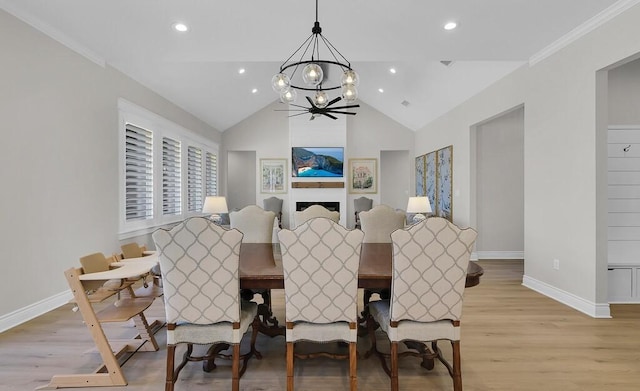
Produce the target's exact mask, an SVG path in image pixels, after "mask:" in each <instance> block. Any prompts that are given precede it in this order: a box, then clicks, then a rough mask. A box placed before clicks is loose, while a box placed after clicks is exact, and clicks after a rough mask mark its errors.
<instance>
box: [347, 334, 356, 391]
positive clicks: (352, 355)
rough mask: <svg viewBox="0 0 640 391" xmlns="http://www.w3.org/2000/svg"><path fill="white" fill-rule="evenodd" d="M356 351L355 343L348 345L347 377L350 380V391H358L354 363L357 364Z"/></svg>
mask: <svg viewBox="0 0 640 391" xmlns="http://www.w3.org/2000/svg"><path fill="white" fill-rule="evenodd" d="M357 356H358V353H357V350H356V343H355V342H350V343H349V377H350V380H351V391H357V390H358V375H357V371H356V363H357Z"/></svg>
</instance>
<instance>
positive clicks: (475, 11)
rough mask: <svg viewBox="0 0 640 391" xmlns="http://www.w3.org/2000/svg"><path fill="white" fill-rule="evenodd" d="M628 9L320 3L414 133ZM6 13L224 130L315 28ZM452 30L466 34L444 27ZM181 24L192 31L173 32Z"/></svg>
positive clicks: (111, 4) (259, 100)
mask: <svg viewBox="0 0 640 391" xmlns="http://www.w3.org/2000/svg"><path fill="white" fill-rule="evenodd" d="M628 2H629V1H625V0H621V1H616V0H535V1H532V0H482V1H478V0H394V1H381V0H349V1H345V0H319V15H318V16H319V18H318V19H319V21H320V24H321V26H322V28H323V34H324V35H325V36H326V37H327V38H328V39H329V40H330V41H331V42H332V43H333V44H334V45H335V46H336V47H337V48H338V50H339V51H340V52H341V53H342V54H343V55H344V56H345V57H346V58H347V59H348V60H349V61H350V62H351V64H352V66H353V67H354V68H355V69H356V70H357V71H358V73H359V74H360V79H361V82H360V86H359V88H358V90H359V97H360V98H359V99H360V100H361V101H362V102H365V103H367V104H369V105H371V106H373V107H374V108H376V109H377V110H379V111H381V112H382V113H384V114H386V115H388V116H389V117H391V118H393V119H394V120H396V121H397V122H399V123H401V124H403V125H405V126H406V127H408V128H410V129H413V130H416V129H419V128H420V127H422V126H424V125H426V124H427V123H429V122H430V121H432V120H433V119H435V118H437V117H438V116H440V115H442V114H444V113H445V112H447V111H448V110H450V109H451V108H453V107H455V106H456V105H458V104H460V103H461V102H463V101H464V100H466V99H468V98H469V97H471V96H473V95H474V94H476V93H477V92H479V91H481V90H482V89H484V88H485V87H487V86H488V85H490V84H491V83H492V82H494V81H496V80H498V79H500V78H501V77H503V76H504V75H506V74H508V73H509V72H511V71H513V70H515V69H516V68H518V67H519V66H521V65H522V64H525V63H527V62H528V61H530V60H531V59H532V58H535V56H538V55H539V54H540V53H541V52H543V50H545V48H549V47H550V45H551V44H553V43H555V42H557V41H558V40H559V39H560V38H562V37H565V38H566V37H567V35H568V34H569V35H571V34H575V33H576V31H578V30H579V29H580V26H581V25H582V26H584V25H585V23H586V24H587V25H588V24H589V23H591V24H594V21H597V20H598V19H599V18H602V17H603V15H607V14H608V13H611V12H612V10H615V9H616V7H618V8H620V4H621V3H628ZM0 6H1V7H2V8H4V9H5V10H6V11H8V12H10V13H12V14H14V15H16V16H18V17H19V18H21V19H22V20H24V21H26V22H28V23H30V24H31V25H33V26H34V27H36V28H38V29H40V30H42V31H43V32H45V33H47V34H49V35H50V36H52V37H54V38H55V39H58V40H59V41H61V42H62V43H64V44H66V45H68V46H69V47H71V48H73V49H75V50H77V51H78V52H80V53H82V54H84V55H86V56H87V57H89V58H91V59H92V60H94V61H96V62H97V63H100V64H108V65H109V66H113V67H115V68H117V69H118V70H120V71H122V72H124V73H125V74H127V75H129V76H130V77H132V78H133V79H135V80H137V81H139V82H140V83H142V84H143V85H145V86H147V87H149V88H150V89H152V90H154V91H156V92H157V93H159V94H160V95H162V96H164V97H165V98H167V99H168V100H170V101H172V102H174V103H175V104H177V105H178V106H180V107H182V108H183V109H185V110H186V111H188V112H190V113H192V114H193V115H195V116H197V117H198V118H200V119H202V120H203V121H205V122H207V123H208V124H210V125H211V126H213V127H214V128H216V129H218V130H221V131H224V130H226V129H228V128H230V127H232V126H233V125H234V124H236V123H238V122H239V121H241V120H243V119H244V118H246V117H248V116H251V115H252V114H253V113H255V112H256V111H258V110H260V109H261V108H263V107H265V106H266V105H268V104H270V103H271V102H273V101H274V100H277V96H276V94H275V93H274V92H273V91H272V89H271V86H270V83H271V77H272V76H273V75H274V74H275V73H277V71H278V69H279V66H280V64H281V63H282V62H283V61H284V60H285V59H287V58H288V57H289V56H290V55H291V54H292V53H293V51H294V50H295V49H296V48H298V46H299V45H300V44H301V43H302V42H303V40H304V39H306V38H307V37H308V36H309V35H310V34H311V27H312V26H313V22H314V20H315V3H314V1H313V0H269V1H264V0H262V1H260V0H254V1H251V0H231V1H229V0H228V1H213V0H207V1H205V0H180V1H178V0H135V1H132V0H91V1H87V0H0ZM448 21H455V22H457V23H458V27H457V28H456V29H454V30H450V31H447V30H445V29H443V26H444V24H445V23H446V22H448ZM176 22H183V23H185V24H186V25H187V26H188V27H189V30H188V31H187V32H184V33H179V32H177V31H175V30H174V29H173V25H174V24H175V23H176ZM443 62H445V63H443ZM391 67H393V68H395V69H396V73H395V74H392V73H391V72H389V69H390V68H391ZM240 68H243V69H245V72H244V73H242V74H240V73H239V72H238V70H239V69H240ZM254 89H255V90H256V92H252V91H253V90H254ZM380 89H382V90H383V91H384V92H380ZM300 98H301V97H299V98H298V99H300ZM403 102H404V104H403ZM280 114H282V115H287V114H286V113H280Z"/></svg>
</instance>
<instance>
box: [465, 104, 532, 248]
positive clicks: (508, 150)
mask: <svg viewBox="0 0 640 391" xmlns="http://www.w3.org/2000/svg"><path fill="white" fill-rule="evenodd" d="M475 131H476V132H477V134H476V151H477V154H476V156H477V158H476V160H475V162H476V175H477V177H476V183H477V185H476V191H477V195H476V197H477V203H476V206H477V209H476V213H477V216H476V218H477V227H476V228H477V230H478V238H477V240H476V252H477V253H478V257H479V258H480V259H483V258H491V259H495V258H503V259H504V258H519V257H521V255H520V254H524V108H522V107H520V108H518V109H516V110H513V111H510V112H508V113H505V114H503V115H501V116H499V117H498V118H495V119H492V120H490V121H489V122H486V123H483V124H481V125H478V126H477V127H476V130H475ZM505 189H509V190H508V191H505Z"/></svg>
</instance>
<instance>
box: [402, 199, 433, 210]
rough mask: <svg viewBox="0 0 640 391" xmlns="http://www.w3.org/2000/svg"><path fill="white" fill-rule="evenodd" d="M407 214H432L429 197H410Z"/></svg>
mask: <svg viewBox="0 0 640 391" xmlns="http://www.w3.org/2000/svg"><path fill="white" fill-rule="evenodd" d="M407 213H431V203H430V202H429V198H427V197H409V202H408V203H407Z"/></svg>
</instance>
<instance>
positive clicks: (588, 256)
mask: <svg viewBox="0 0 640 391" xmlns="http://www.w3.org/2000/svg"><path fill="white" fill-rule="evenodd" d="M638 20H640V6H637V5H636V6H634V7H632V8H630V9H629V10H628V11H626V12H625V13H623V14H621V15H619V16H617V17H615V18H613V19H612V20H611V21H609V22H607V23H606V24H604V25H602V26H600V27H599V28H597V29H596V30H594V31H592V32H590V33H589V34H587V35H586V36H584V37H582V38H580V39H578V40H577V41H575V42H573V43H572V44H570V45H569V46H567V47H565V48H564V49H562V50H560V51H558V52H556V53H555V54H553V55H552V56H550V57H548V58H546V59H544V60H542V61H541V62H539V63H537V64H535V65H534V66H532V67H528V66H524V67H522V68H520V69H518V70H517V71H515V72H513V73H512V74H510V75H508V76H506V77H505V78H503V79H502V80H500V81H498V82H497V83H495V84H494V85H492V86H490V87H489V88H487V89H486V90H485V91H483V92H482V93H480V94H478V95H477V96H475V97H473V98H471V99H469V100H468V101H467V102H465V103H464V104H462V105H460V106H459V107H457V108H456V109H455V110H453V111H451V112H449V113H447V114H446V115H445V116H443V117H441V118H439V119H438V120H436V121H434V122H432V123H431V124H429V125H428V126H426V127H424V128H423V129H420V130H419V131H418V132H417V134H416V154H421V153H425V152H428V151H431V150H434V149H437V148H440V147H442V146H445V145H448V144H453V145H454V153H455V157H456V159H454V178H455V183H454V186H455V187H456V188H457V190H459V191H460V195H459V196H458V197H457V198H456V199H455V201H454V205H456V210H455V213H454V217H455V219H456V220H457V222H458V223H460V224H462V225H465V224H466V223H468V222H469V221H470V217H471V213H470V193H471V192H470V189H469V188H468V187H466V183H469V182H470V166H469V161H468V159H466V158H464V157H465V156H469V155H470V151H469V144H470V134H469V133H470V132H469V129H470V127H471V126H472V125H473V124H476V123H480V122H482V121H484V120H486V119H488V118H491V117H493V116H495V115H496V114H498V113H501V112H503V111H505V110H507V109H509V108H511V107H515V106H518V105H521V104H524V107H525V110H526V116H525V138H524V149H525V161H524V173H525V174H524V175H525V207H524V210H525V216H524V221H525V246H524V247H525V279H524V282H525V284H527V285H528V286H531V287H533V288H535V289H537V290H540V291H542V292H544V293H545V294H547V295H549V296H552V297H555V298H556V299H558V300H560V301H563V302H565V303H567V304H569V305H572V306H574V307H576V308H578V309H580V310H581V311H584V312H586V313H589V314H591V315H594V316H608V313H609V312H608V304H606V303H607V298H606V267H607V265H606V255H605V254H606V251H603V249H605V250H606V235H597V231H598V232H599V231H600V230H602V228H601V227H602V226H603V225H604V226H605V227H606V212H605V213H603V212H602V211H603V210H605V211H606V181H602V179H603V178H604V177H606V175H601V174H602V172H601V169H600V168H599V166H598V165H599V164H601V160H602V159H603V156H602V155H603V154H602V148H603V146H604V151H605V153H606V126H605V127H604V128H603V127H602V126H601V125H600V121H598V126H596V120H597V115H599V113H598V112H597V105H596V103H597V102H598V103H601V102H603V100H602V97H599V96H597V95H596V79H597V77H596V76H597V75H596V72H597V71H599V70H601V69H604V68H606V67H609V66H612V65H613V64H614V63H616V62H618V61H621V60H623V59H625V58H628V57H630V56H633V55H635V54H636V53H638V52H640V40H638V39H636V37H637V36H640V23H638ZM605 94H606V90H605ZM604 102H606V99H605V100H604ZM460 157H462V158H460ZM604 158H605V159H606V155H605V157H604ZM605 172H606V171H605ZM596 179H598V181H596ZM603 188H605V191H604V192H603V191H602V189H603ZM505 190H507V189H505ZM454 191H456V189H454ZM605 232H606V228H605ZM554 258H555V259H559V260H560V269H559V270H554V269H553V267H552V266H553V264H552V263H553V259H554ZM603 288H604V289H603Z"/></svg>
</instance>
